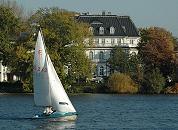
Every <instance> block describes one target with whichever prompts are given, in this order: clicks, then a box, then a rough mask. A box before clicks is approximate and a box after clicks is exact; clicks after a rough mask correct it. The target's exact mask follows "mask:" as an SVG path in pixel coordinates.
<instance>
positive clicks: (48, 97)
mask: <svg viewBox="0 0 178 130" xmlns="http://www.w3.org/2000/svg"><path fill="white" fill-rule="evenodd" d="M33 72H34V75H33V77H34V79H33V80H34V100H35V104H36V105H38V106H52V107H53V108H54V109H55V110H56V111H58V112H76V111H75V108H74V107H73V105H72V103H71V101H70V100H69V97H68V96H67V94H66V92H65V90H64V88H63V85H62V83H61V81H60V79H59V77H58V75H57V73H56V71H55V69H54V66H53V64H52V62H51V59H50V57H49V55H48V54H46V52H45V47H44V43H43V38H42V35H41V33H40V32H39V33H38V38H37V43H36V46H35V58H34V70H33Z"/></svg>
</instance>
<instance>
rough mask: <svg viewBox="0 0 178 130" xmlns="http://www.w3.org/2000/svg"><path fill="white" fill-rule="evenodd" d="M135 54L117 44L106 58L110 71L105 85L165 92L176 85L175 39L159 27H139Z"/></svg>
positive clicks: (117, 89) (120, 90)
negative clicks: (139, 35)
mask: <svg viewBox="0 0 178 130" xmlns="http://www.w3.org/2000/svg"><path fill="white" fill-rule="evenodd" d="M140 34H141V40H140V42H139V46H138V54H137V55H132V54H127V53H125V52H124V51H123V50H122V48H119V47H116V48H115V49H114V50H113V52H112V53H113V55H112V56H111V58H110V59H109V63H110V64H111V68H112V70H113V72H114V71H116V73H113V74H112V75H111V76H110V77H109V80H108V87H110V88H111V91H112V92H116V93H151V94H154V93H156V94H158V93H167V89H168V90H170V87H175V82H176V56H175V52H174V48H175V47H176V46H177V43H178V42H177V39H176V38H174V37H173V36H172V34H171V33H170V32H169V31H167V30H165V29H163V28H159V27H150V28H142V29H140Z"/></svg>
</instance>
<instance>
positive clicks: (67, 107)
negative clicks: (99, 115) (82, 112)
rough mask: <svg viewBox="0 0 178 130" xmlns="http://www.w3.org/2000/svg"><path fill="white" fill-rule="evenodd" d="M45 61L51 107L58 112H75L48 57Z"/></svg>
mask: <svg viewBox="0 0 178 130" xmlns="http://www.w3.org/2000/svg"><path fill="white" fill-rule="evenodd" d="M47 59H48V73H49V83H50V87H51V91H50V92H51V102H52V106H53V107H54V109H55V110H57V111H59V112H76V111H75V108H74V107H73V105H72V103H71V101H70V100H69V97H68V96H67V94H66V92H65V90H64V88H63V85H62V83H61V81H60V79H59V77H58V75H57V73H56V71H55V69H54V66H53V64H52V62H51V59H50V57H49V55H48V56H47Z"/></svg>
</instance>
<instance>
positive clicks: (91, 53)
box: [89, 51, 93, 60]
mask: <svg viewBox="0 0 178 130" xmlns="http://www.w3.org/2000/svg"><path fill="white" fill-rule="evenodd" d="M89 58H90V59H91V60H93V52H92V51H90V53H89Z"/></svg>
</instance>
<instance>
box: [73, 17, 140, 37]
mask: <svg viewBox="0 0 178 130" xmlns="http://www.w3.org/2000/svg"><path fill="white" fill-rule="evenodd" d="M76 19H77V20H78V21H79V22H84V23H89V24H90V26H91V27H93V28H94V30H93V31H94V35H95V36H130V37H137V36H139V33H138V30H137V28H136V27H135V25H134V23H133V22H132V20H131V19H130V17H129V16H117V15H89V14H84V15H79V16H77V17H76ZM100 27H104V34H99V28H100ZM110 27H114V29H115V33H114V34H110Z"/></svg>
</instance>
